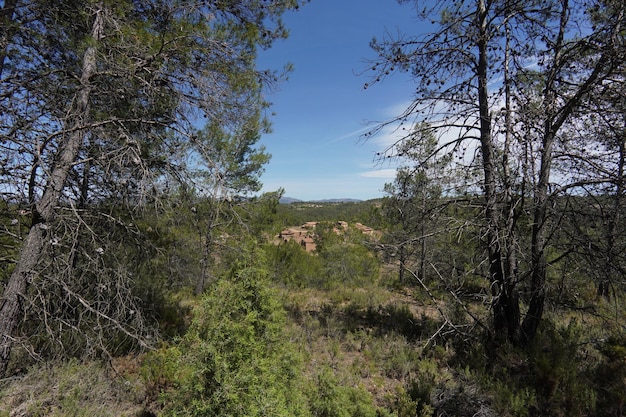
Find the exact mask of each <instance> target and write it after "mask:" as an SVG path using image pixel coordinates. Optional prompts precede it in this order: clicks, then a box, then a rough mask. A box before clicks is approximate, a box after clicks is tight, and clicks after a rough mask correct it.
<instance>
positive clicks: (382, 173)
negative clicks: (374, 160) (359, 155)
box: [359, 168, 396, 179]
mask: <svg viewBox="0 0 626 417" xmlns="http://www.w3.org/2000/svg"><path fill="white" fill-rule="evenodd" d="M359 176H361V177H366V178H383V179H394V178H395V177H396V169H395V168H385V169H377V170H372V171H365V172H361V173H360V174H359Z"/></svg>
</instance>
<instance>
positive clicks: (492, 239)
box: [477, 0, 520, 340]
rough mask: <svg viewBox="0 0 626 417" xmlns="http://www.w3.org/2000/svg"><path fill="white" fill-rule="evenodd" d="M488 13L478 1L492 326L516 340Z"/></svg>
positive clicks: (515, 305)
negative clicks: (498, 180)
mask: <svg viewBox="0 0 626 417" xmlns="http://www.w3.org/2000/svg"><path fill="white" fill-rule="evenodd" d="M487 15H488V12H487V9H486V4H485V2H484V1H482V0H481V1H479V2H478V17H479V30H480V37H479V39H478V43H477V47H478V53H479V56H478V66H477V75H478V77H477V78H478V106H479V114H480V149H481V153H482V158H483V161H482V168H483V175H484V186H483V187H484V198H485V220H486V225H487V233H486V238H487V249H488V253H489V278H490V282H491V290H492V296H493V302H492V309H493V328H494V332H495V336H496V338H497V339H501V340H506V339H509V340H516V339H517V336H518V333H519V317H520V316H519V303H518V300H517V295H516V290H515V287H514V285H515V283H514V281H513V280H512V279H511V277H509V276H508V275H507V271H508V269H506V268H504V265H506V264H508V261H507V259H506V258H504V257H505V256H506V251H505V250H503V248H502V244H501V236H500V234H501V233H502V232H503V231H502V230H501V229H502V226H501V213H500V208H499V206H498V199H497V187H496V156H495V150H494V143H493V138H492V134H491V115H490V108H489V92H488V87H487V84H488V45H487V44H488V28H487V25H488V23H487V17H488V16H487Z"/></svg>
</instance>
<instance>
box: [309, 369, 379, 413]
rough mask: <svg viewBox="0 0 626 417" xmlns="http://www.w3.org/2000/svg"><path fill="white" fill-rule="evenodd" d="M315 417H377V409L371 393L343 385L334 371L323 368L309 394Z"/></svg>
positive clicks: (310, 405) (313, 381)
mask: <svg viewBox="0 0 626 417" xmlns="http://www.w3.org/2000/svg"><path fill="white" fill-rule="evenodd" d="M307 397H308V402H309V409H310V411H311V415H312V416H314V417H376V416H377V415H378V414H377V409H376V406H375V405H374V400H373V398H372V396H371V394H370V393H369V392H367V391H366V390H365V389H363V388H361V387H350V386H346V385H342V384H340V383H339V381H338V380H337V378H336V376H335V375H334V373H333V371H332V369H331V368H330V367H328V366H325V367H322V368H321V369H320V370H319V371H318V373H317V375H315V376H314V378H313V380H312V381H311V383H310V386H309V390H308V393H307Z"/></svg>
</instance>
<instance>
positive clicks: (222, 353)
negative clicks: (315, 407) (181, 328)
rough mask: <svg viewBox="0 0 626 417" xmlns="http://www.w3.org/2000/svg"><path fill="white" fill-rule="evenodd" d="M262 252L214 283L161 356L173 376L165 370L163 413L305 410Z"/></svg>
mask: <svg viewBox="0 0 626 417" xmlns="http://www.w3.org/2000/svg"><path fill="white" fill-rule="evenodd" d="M262 258H263V257H262V254H260V253H255V254H253V255H252V256H250V257H247V260H246V259H244V260H243V261H242V262H241V263H240V264H239V265H238V266H237V267H235V268H234V269H233V270H232V271H231V273H230V274H229V275H228V276H226V277H223V278H221V279H219V280H217V281H216V282H214V283H213V285H212V286H211V287H210V288H208V289H207V291H206V295H205V296H204V297H203V298H202V299H201V301H200V303H199V305H198V306H197V308H196V310H195V311H194V314H193V321H192V323H191V325H190V327H189V329H188V331H187V333H186V334H185V335H184V337H183V338H182V339H181V340H180V342H179V343H178V344H177V345H176V346H173V347H169V348H167V349H166V352H165V353H164V354H163V353H161V354H160V355H161V357H160V358H159V361H161V362H164V363H166V364H168V363H169V364H174V374H173V375H164V377H165V378H166V379H168V378H169V379H173V380H172V381H164V384H163V385H165V387H166V388H167V390H166V392H165V393H164V395H163V397H162V401H163V405H164V412H163V415H164V416H241V417H244V416H245V417H254V416H285V417H287V416H290V417H291V416H305V415H307V410H306V407H304V406H303V404H305V401H303V400H302V398H300V396H301V392H302V390H301V389H298V386H299V383H300V370H301V368H300V367H301V362H300V360H299V354H298V351H297V350H296V348H294V347H292V346H291V344H290V343H289V338H288V334H287V333H286V330H285V329H286V327H287V321H286V314H285V311H284V309H283V308H282V306H281V304H280V302H279V299H278V297H277V295H276V294H275V293H274V292H273V290H272V289H271V288H270V286H269V284H268V282H267V275H268V274H267V270H266V269H265V268H264V267H263V261H262ZM254 259H256V260H254ZM154 355H156V354H154ZM157 362H158V361H157ZM168 384H169V385H168Z"/></svg>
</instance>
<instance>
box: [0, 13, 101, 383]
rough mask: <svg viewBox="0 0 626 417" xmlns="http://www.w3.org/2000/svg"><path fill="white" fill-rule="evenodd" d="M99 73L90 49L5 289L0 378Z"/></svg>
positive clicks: (0, 311) (95, 29)
mask: <svg viewBox="0 0 626 417" xmlns="http://www.w3.org/2000/svg"><path fill="white" fill-rule="evenodd" d="M102 13H103V12H102V10H99V11H97V12H96V15H95V18H94V22H93V25H92V31H91V36H92V38H93V40H94V41H96V42H97V41H98V40H99V39H101V36H102V31H103V17H102ZM95 71H96V48H95V46H90V47H89V48H87V50H86V51H85V53H84V55H83V63H82V74H81V78H80V82H81V86H80V89H79V90H78V92H77V94H76V97H75V99H74V108H73V109H72V111H71V114H70V117H69V118H68V120H67V123H66V127H65V130H66V132H67V133H66V135H65V138H66V139H65V141H64V143H63V144H62V145H61V147H60V149H59V155H58V158H57V160H56V163H55V164H54V167H53V169H52V171H51V172H50V177H49V179H48V183H47V184H46V187H45V190H44V193H43V195H42V197H41V199H40V200H39V202H37V204H36V205H35V207H34V210H33V215H32V217H33V221H32V225H31V228H30V230H29V232H28V235H27V237H26V239H25V241H24V243H23V245H22V249H21V252H20V257H19V259H18V262H17V265H16V268H15V270H14V271H13V273H12V274H11V277H10V278H9V281H8V283H7V286H6V288H5V291H4V294H3V296H2V301H1V304H0V377H2V376H4V375H5V373H6V371H7V367H8V364H9V359H10V355H11V348H12V346H13V341H14V340H15V330H16V329H17V326H18V325H19V322H20V319H21V317H22V299H23V298H24V297H25V295H26V291H27V289H28V284H29V282H30V281H31V279H32V277H33V276H34V274H36V267H37V263H38V262H39V259H40V257H41V254H42V251H43V247H44V242H45V239H46V233H47V232H46V230H47V229H48V227H49V225H50V224H51V223H52V222H53V221H54V220H55V208H56V206H57V205H58V204H59V201H60V199H61V195H62V193H63V189H64V187H65V183H66V180H67V177H68V175H69V173H70V170H71V169H72V164H73V163H74V162H75V160H76V158H77V156H78V154H79V151H80V149H81V147H82V144H83V138H84V133H85V132H84V128H85V126H86V125H87V122H88V117H89V115H88V114H89V96H90V93H91V88H92V87H91V84H90V83H91V82H90V79H91V77H92V75H93V74H94V73H95Z"/></svg>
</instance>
